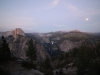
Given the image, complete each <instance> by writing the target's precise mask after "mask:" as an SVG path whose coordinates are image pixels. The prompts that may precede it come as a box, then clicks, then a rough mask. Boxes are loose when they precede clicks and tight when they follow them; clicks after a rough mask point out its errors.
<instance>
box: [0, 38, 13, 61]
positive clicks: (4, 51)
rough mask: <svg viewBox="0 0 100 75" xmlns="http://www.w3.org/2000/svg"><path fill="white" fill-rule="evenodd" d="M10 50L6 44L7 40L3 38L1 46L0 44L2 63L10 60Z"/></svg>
mask: <svg viewBox="0 0 100 75" xmlns="http://www.w3.org/2000/svg"><path fill="white" fill-rule="evenodd" d="M10 55H11V53H10V49H9V46H8V44H7V42H6V39H5V37H4V36H2V40H1V44H0V59H1V60H2V61H8V60H9V59H10Z"/></svg>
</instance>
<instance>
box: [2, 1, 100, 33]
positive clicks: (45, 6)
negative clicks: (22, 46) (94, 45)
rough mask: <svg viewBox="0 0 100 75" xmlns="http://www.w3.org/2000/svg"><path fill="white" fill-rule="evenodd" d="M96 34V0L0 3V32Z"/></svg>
mask: <svg viewBox="0 0 100 75" xmlns="http://www.w3.org/2000/svg"><path fill="white" fill-rule="evenodd" d="M15 28H22V29H23V30H24V31H25V32H51V31H60V30H63V31H69V30H76V29H77V30H80V31H86V32H100V0H0V31H7V30H12V29H15Z"/></svg>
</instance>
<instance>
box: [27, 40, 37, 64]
mask: <svg viewBox="0 0 100 75" xmlns="http://www.w3.org/2000/svg"><path fill="white" fill-rule="evenodd" d="M26 56H27V57H28V59H29V60H30V63H33V60H36V59H37V55H36V47H35V45H34V44H33V40H32V39H31V40H30V41H29V43H28V50H27V51H26Z"/></svg>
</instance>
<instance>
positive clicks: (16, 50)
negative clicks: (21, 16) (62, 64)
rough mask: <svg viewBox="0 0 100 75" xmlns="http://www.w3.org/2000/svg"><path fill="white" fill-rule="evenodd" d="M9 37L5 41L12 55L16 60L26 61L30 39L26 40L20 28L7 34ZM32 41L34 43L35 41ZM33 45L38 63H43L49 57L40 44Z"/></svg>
mask: <svg viewBox="0 0 100 75" xmlns="http://www.w3.org/2000/svg"><path fill="white" fill-rule="evenodd" d="M9 35H11V36H8V37H7V41H8V43H9V47H10V50H11V52H12V53H13V55H14V56H16V57H18V58H22V59H26V50H27V49H28V41H29V40H30V38H27V37H26V36H25V34H24V32H23V30H22V29H20V28H16V30H15V31H11V32H9ZM33 41H34V43H36V41H35V40H33ZM35 45H36V48H37V60H38V62H42V61H44V60H45V59H46V57H47V56H48V57H50V56H49V55H48V53H47V52H46V50H45V48H44V46H43V45H42V44H41V43H36V44H35Z"/></svg>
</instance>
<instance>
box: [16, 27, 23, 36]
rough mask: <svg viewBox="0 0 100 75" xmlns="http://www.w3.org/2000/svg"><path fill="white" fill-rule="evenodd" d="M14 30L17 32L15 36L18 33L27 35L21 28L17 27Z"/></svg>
mask: <svg viewBox="0 0 100 75" xmlns="http://www.w3.org/2000/svg"><path fill="white" fill-rule="evenodd" d="M14 32H15V37H16V35H22V36H25V34H24V31H23V30H22V29H21V28H16V29H15V31H14Z"/></svg>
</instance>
